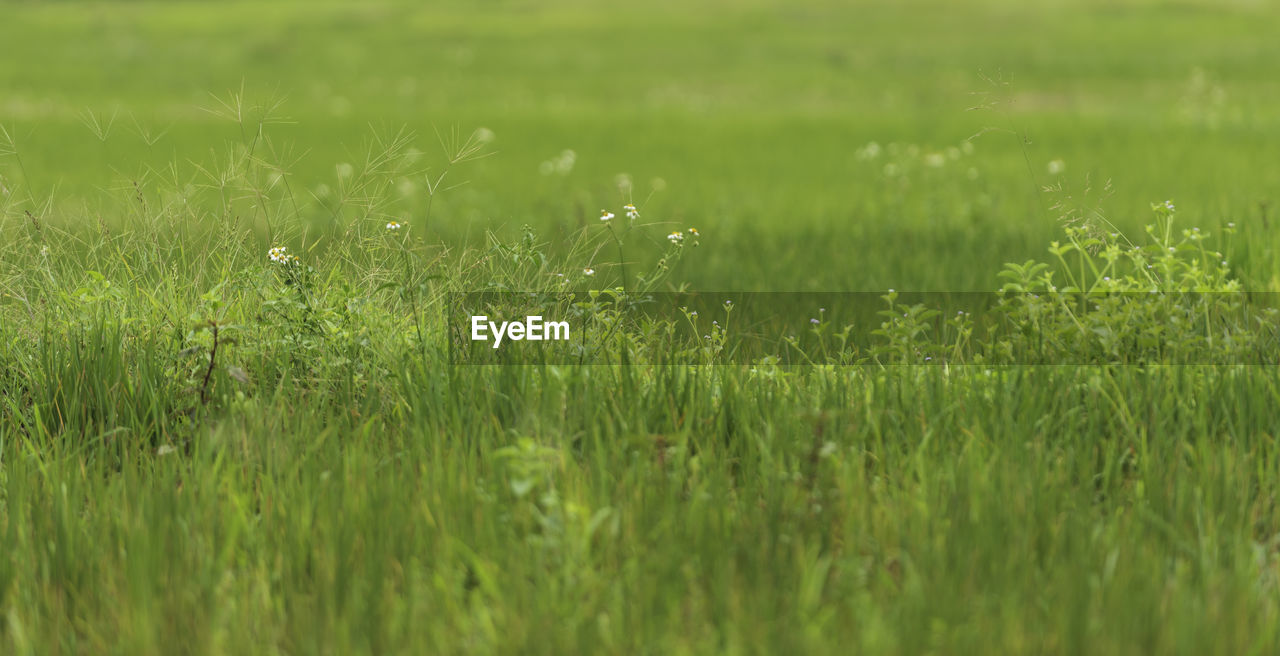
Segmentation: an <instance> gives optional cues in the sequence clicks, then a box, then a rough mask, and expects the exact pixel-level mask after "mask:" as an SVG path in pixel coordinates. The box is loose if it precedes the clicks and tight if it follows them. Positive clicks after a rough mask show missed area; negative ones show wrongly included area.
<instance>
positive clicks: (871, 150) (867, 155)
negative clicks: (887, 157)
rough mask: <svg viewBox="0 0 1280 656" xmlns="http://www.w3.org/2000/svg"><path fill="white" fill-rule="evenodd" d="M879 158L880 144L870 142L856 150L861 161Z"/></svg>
mask: <svg viewBox="0 0 1280 656" xmlns="http://www.w3.org/2000/svg"><path fill="white" fill-rule="evenodd" d="M879 156H880V144H878V143H876V142H874V141H872V142H871V143H869V144H867V145H865V146H863V147H861V148H859V149H858V152H857V157H858V159H861V160H869V159H875V158H877V157H879Z"/></svg>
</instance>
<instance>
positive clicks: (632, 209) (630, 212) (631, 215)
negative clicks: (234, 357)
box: [622, 203, 640, 221]
mask: <svg viewBox="0 0 1280 656" xmlns="http://www.w3.org/2000/svg"><path fill="white" fill-rule="evenodd" d="M622 209H624V210H626V211H627V218H628V219H631V220H632V221H634V220H636V219H638V218H640V210H637V209H636V206H635V205H632V204H631V203H627V204H626V205H623V206H622Z"/></svg>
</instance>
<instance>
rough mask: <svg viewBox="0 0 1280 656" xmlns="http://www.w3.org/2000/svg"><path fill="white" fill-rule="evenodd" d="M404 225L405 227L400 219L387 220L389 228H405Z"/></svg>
mask: <svg viewBox="0 0 1280 656" xmlns="http://www.w3.org/2000/svg"><path fill="white" fill-rule="evenodd" d="M403 227H404V226H403V225H401V224H400V222H399V221H388V222H387V230H399V229H400V228H403Z"/></svg>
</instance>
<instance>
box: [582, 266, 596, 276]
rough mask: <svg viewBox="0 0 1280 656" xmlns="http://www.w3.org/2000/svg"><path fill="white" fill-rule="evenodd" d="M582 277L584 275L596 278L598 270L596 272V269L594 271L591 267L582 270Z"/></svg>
mask: <svg viewBox="0 0 1280 656" xmlns="http://www.w3.org/2000/svg"><path fill="white" fill-rule="evenodd" d="M582 275H584V276H594V275H596V270H595V269H592V268H591V267H587V268H585V269H583V270H582Z"/></svg>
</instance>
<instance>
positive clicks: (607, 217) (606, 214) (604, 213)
mask: <svg viewBox="0 0 1280 656" xmlns="http://www.w3.org/2000/svg"><path fill="white" fill-rule="evenodd" d="M600 220H601V221H612V220H613V212H610V211H609V210H600Z"/></svg>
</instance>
